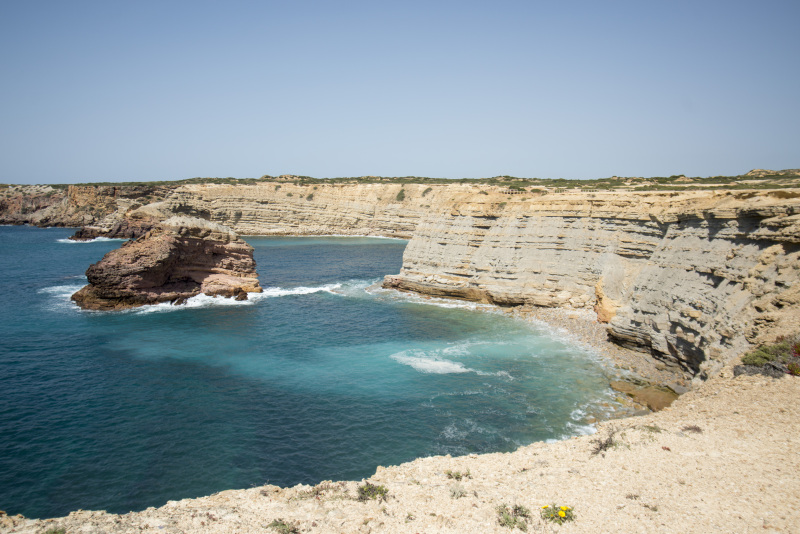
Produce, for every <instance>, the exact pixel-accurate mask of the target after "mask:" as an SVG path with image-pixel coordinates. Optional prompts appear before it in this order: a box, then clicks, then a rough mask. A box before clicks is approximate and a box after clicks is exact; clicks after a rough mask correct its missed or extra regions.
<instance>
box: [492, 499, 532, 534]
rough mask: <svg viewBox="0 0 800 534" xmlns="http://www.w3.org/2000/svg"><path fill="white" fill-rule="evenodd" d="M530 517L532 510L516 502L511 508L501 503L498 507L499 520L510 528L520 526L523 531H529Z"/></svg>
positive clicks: (502, 524)
mask: <svg viewBox="0 0 800 534" xmlns="http://www.w3.org/2000/svg"><path fill="white" fill-rule="evenodd" d="M530 517H531V511H530V510H528V509H527V508H525V507H524V506H522V505H521V504H515V505H514V506H513V507H511V508H509V507H508V506H506V505H505V504H501V505H500V506H498V507H497V522H498V523H500V525H501V526H504V527H508V528H510V529H514V528H518V529H520V530H522V531H527V530H528V523H527V521H528V519H530Z"/></svg>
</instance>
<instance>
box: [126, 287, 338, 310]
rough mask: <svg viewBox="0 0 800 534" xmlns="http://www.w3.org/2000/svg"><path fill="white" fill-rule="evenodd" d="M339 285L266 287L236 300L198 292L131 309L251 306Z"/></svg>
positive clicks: (323, 290) (322, 290)
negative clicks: (181, 299)
mask: <svg viewBox="0 0 800 534" xmlns="http://www.w3.org/2000/svg"><path fill="white" fill-rule="evenodd" d="M340 287H341V284H327V285H324V286H318V287H294V288H288V289H285V288H281V287H268V288H266V289H264V291H263V292H262V293H248V294H247V300H236V299H233V298H226V297H210V296H208V295H203V294H200V295H195V296H194V297H191V298H189V299H186V302H184V303H183V304H180V305H178V306H175V305H173V304H170V303H169V302H162V303H160V304H152V305H150V306H142V307H140V308H134V309H132V310H131V311H134V312H137V313H159V312H170V311H179V310H185V309H197V308H211V307H213V306H252V305H253V304H254V303H256V302H258V301H259V300H263V299H268V298H275V297H286V296H290V295H310V294H312V293H321V292H326V293H336V290H337V289H339V288H340Z"/></svg>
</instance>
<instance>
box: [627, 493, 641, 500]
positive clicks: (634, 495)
mask: <svg viewBox="0 0 800 534" xmlns="http://www.w3.org/2000/svg"><path fill="white" fill-rule="evenodd" d="M625 498H626V499H630V500H632V501H638V500H639V495H638V494H636V493H629V494H627V495H625Z"/></svg>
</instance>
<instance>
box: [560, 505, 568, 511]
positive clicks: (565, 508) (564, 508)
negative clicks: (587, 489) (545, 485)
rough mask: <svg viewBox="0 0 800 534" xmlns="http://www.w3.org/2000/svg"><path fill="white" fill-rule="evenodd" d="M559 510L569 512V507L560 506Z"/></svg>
mask: <svg viewBox="0 0 800 534" xmlns="http://www.w3.org/2000/svg"><path fill="white" fill-rule="evenodd" d="M561 509H562V510H564V511H565V512H566V511H567V510H569V506H562V507H561Z"/></svg>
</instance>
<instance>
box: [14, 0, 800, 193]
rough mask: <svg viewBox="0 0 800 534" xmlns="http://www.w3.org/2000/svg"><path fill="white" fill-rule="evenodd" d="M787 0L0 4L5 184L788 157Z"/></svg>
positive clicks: (606, 171)
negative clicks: (699, 0)
mask: <svg viewBox="0 0 800 534" xmlns="http://www.w3.org/2000/svg"><path fill="white" fill-rule="evenodd" d="M799 19H800V3H797V2H793V1H779V0H768V1H765V2H759V3H753V2H742V1H738V2H737V1H734V2H722V1H703V2H683V1H678V2H671V3H667V4H655V3H641V2H631V1H614V2H606V3H602V4H600V3H596V2H587V1H573V2H561V3H557V4H544V3H539V2H530V1H525V2H524V1H502V0H501V1H499V2H495V3H492V4H491V6H490V5H488V4H485V3H482V2H474V1H467V2H453V1H433V2H430V1H428V2H418V1H413V0H412V1H410V2H405V3H403V4H383V3H374V2H364V1H345V2H338V3H326V2H319V1H297V2H291V3H277V2H236V1H234V2H228V3H225V4H218V3H215V2H209V1H201V2H185V1H176V2H169V3H163V2H150V1H143V2H136V3H105V2H95V1H76V2H71V3H62V2H54V1H50V2H36V3H5V4H3V5H2V6H0V43H2V50H3V53H2V54H0V69H2V70H1V71H2V73H3V79H4V82H3V84H0V97H2V106H1V107H0V124H2V127H0V141H1V146H2V148H0V183H19V184H27V183H42V184H47V183H76V182H99V181H108V182H119V181H161V180H181V179H187V178H192V177H198V176H204V177H205V176H208V177H236V178H245V177H251V178H257V177H259V176H261V175H264V174H269V175H273V176H278V175H282V174H295V175H307V176H313V177H318V178H326V177H331V178H332V177H344V176H369V175H372V176H387V177H390V176H428V177H439V178H479V177H492V176H498V175H511V176H518V177H530V178H534V177H536V178H569V179H593V178H604V177H610V176H613V175H617V176H639V177H653V176H671V175H677V174H685V175H687V176H702V177H708V176H716V175H738V174H744V173H746V172H748V171H749V170H751V169H757V168H763V169H771V170H781V169H787V168H796V167H798V166H800V163H798V160H800V150H798V147H800V133H798V129H797V127H796V125H797V124H798V123H800V105H798V99H797V96H796V93H797V89H796V88H797V87H798V86H800V83H799V82H800V69H798V68H797V66H798V59H797V58H798V57H800V32H797V31H796V28H795V27H794V26H795V22H796V21H797V20H799Z"/></svg>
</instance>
